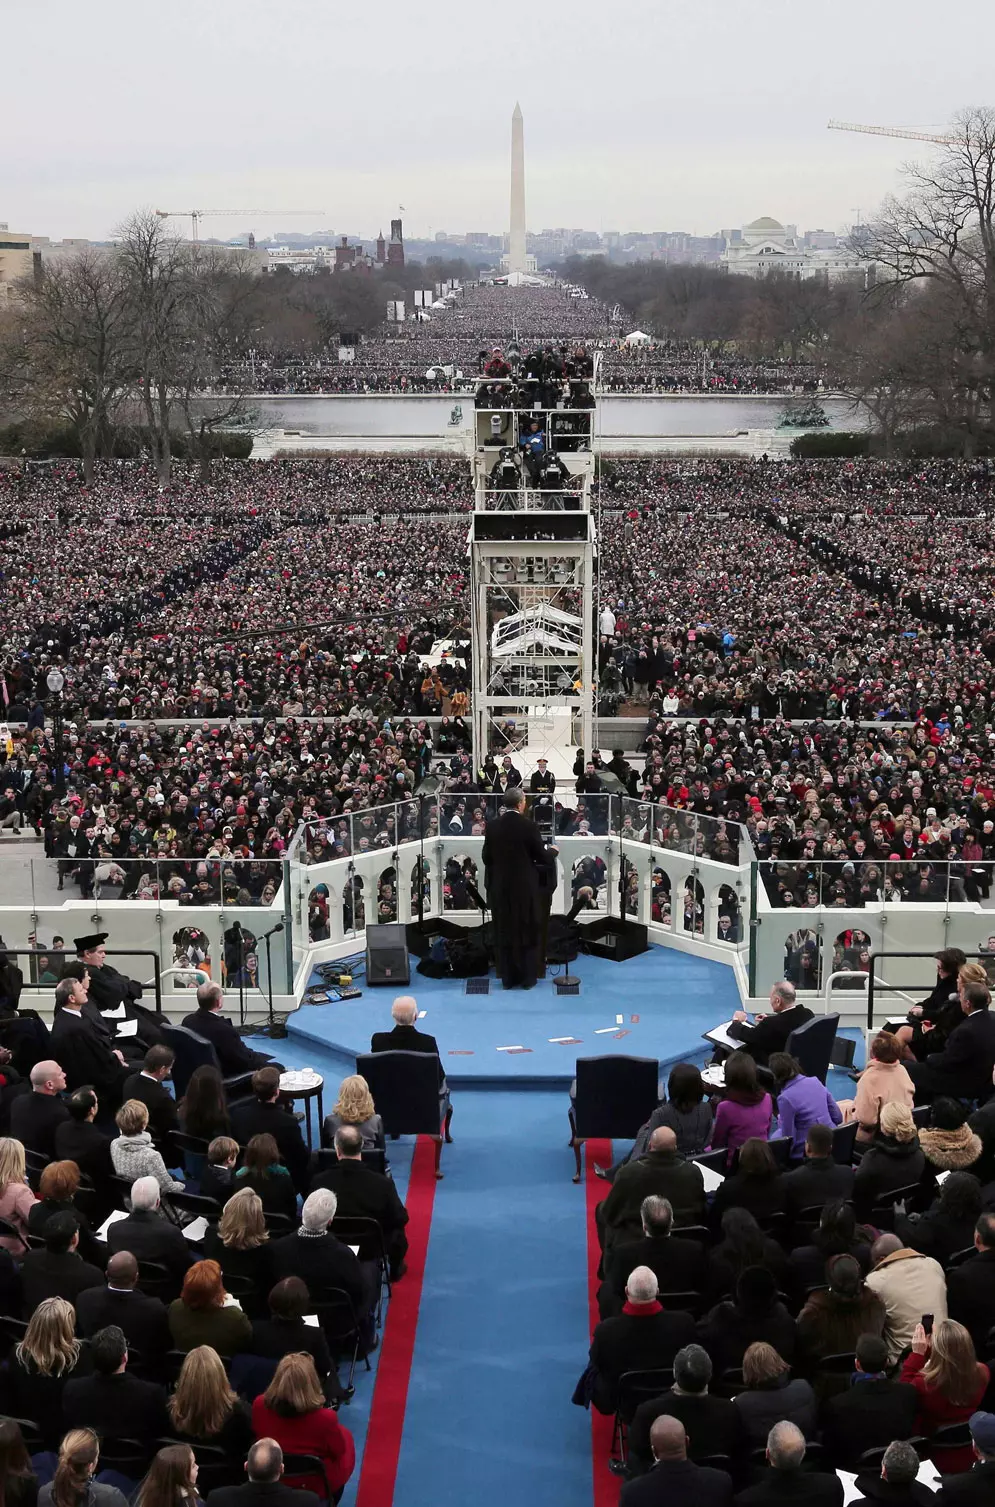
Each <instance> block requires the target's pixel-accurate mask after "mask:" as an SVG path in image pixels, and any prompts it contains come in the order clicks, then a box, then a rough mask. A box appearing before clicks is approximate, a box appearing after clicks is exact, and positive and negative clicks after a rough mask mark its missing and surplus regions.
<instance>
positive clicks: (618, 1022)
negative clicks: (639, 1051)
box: [615, 1015, 625, 1026]
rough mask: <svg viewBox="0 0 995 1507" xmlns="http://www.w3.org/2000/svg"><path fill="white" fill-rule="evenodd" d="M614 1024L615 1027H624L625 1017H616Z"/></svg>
mask: <svg viewBox="0 0 995 1507" xmlns="http://www.w3.org/2000/svg"><path fill="white" fill-rule="evenodd" d="M615 1024H616V1025H617V1026H621V1025H624V1024H625V1016H624V1015H616V1017H615Z"/></svg>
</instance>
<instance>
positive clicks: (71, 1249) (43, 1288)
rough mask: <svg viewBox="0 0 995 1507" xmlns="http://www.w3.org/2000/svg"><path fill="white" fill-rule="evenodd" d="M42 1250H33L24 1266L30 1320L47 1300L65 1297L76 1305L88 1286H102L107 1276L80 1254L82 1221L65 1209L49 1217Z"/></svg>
mask: <svg viewBox="0 0 995 1507" xmlns="http://www.w3.org/2000/svg"><path fill="white" fill-rule="evenodd" d="M44 1239H45V1245H44V1248H43V1249H42V1250H30V1251H28V1253H27V1255H26V1256H25V1258H24V1262H23V1265H22V1266H21V1284H22V1289H23V1296H24V1313H25V1317H26V1318H30V1317H31V1315H32V1314H33V1313H34V1311H35V1309H36V1308H37V1307H38V1304H39V1303H43V1302H44V1301H45V1299H46V1298H65V1299H66V1300H67V1302H69V1303H73V1304H75V1302H76V1299H77V1298H78V1297H79V1294H80V1293H81V1292H84V1291H85V1290H86V1288H88V1287H102V1286H103V1281H104V1274H103V1272H102V1271H101V1270H100V1267H99V1266H91V1265H90V1263H89V1262H88V1261H84V1260H83V1258H82V1257H81V1256H80V1254H79V1252H78V1251H77V1249H76V1247H77V1246H78V1245H79V1220H78V1219H77V1218H76V1215H75V1214H71V1213H70V1212H69V1211H68V1210H65V1211H64V1212H62V1213H59V1214H52V1215H50V1217H49V1219H48V1222H47V1223H46V1225H45V1236H44Z"/></svg>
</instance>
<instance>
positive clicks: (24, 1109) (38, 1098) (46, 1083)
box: [10, 1059, 69, 1161]
mask: <svg viewBox="0 0 995 1507" xmlns="http://www.w3.org/2000/svg"><path fill="white" fill-rule="evenodd" d="M65 1086H66V1075H65V1073H64V1072H63V1070H62V1065H61V1063H58V1062H53V1061H51V1059H49V1060H48V1061H46V1062H36V1063H35V1065H34V1067H33V1068H32V1069H31V1092H30V1093H29V1094H19V1095H18V1096H17V1098H16V1099H14V1101H13V1102H12V1104H11V1106H10V1133H11V1135H12V1136H13V1137H14V1139H15V1140H17V1141H20V1142H21V1145H22V1146H23V1147H24V1149H25V1150H26V1151H37V1152H38V1154H39V1156H47V1157H48V1159H49V1160H50V1161H51V1159H52V1158H53V1157H54V1156H55V1154H56V1151H55V1132H56V1130H57V1128H58V1126H60V1125H61V1124H62V1123H63V1122H64V1121H65V1120H68V1119H69V1110H68V1109H67V1108H66V1105H65V1101H64V1100H63V1099H61V1098H60V1097H59V1096H60V1094H61V1093H62V1092H63V1090H64V1089H65Z"/></svg>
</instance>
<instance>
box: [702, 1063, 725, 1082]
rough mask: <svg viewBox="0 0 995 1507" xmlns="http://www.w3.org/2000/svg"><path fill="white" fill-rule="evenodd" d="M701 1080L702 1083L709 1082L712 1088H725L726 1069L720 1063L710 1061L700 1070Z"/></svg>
mask: <svg viewBox="0 0 995 1507" xmlns="http://www.w3.org/2000/svg"><path fill="white" fill-rule="evenodd" d="M701 1081H702V1083H707V1084H709V1085H710V1087H712V1088H725V1086H726V1070H725V1068H724V1067H723V1066H722V1063H721V1062H710V1063H709V1064H708V1066H707V1067H703V1068H702V1070H701Z"/></svg>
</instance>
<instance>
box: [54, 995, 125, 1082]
mask: <svg viewBox="0 0 995 1507" xmlns="http://www.w3.org/2000/svg"><path fill="white" fill-rule="evenodd" d="M52 1056H53V1057H54V1058H55V1060H56V1062H57V1063H58V1064H59V1066H60V1067H61V1068H62V1069H63V1071H64V1072H65V1075H66V1087H67V1088H68V1089H69V1090H70V1092H72V1091H73V1090H74V1089H77V1088H82V1087H83V1086H84V1085H85V1084H92V1086H93V1087H94V1088H95V1089H96V1090H97V1092H98V1094H99V1093H103V1094H107V1093H110V1094H112V1095H118V1096H119V1095H120V1088H121V1084H122V1083H123V1081H124V1079H125V1078H126V1077H127V1075H128V1069H127V1068H125V1067H122V1065H121V1064H120V1062H118V1060H117V1058H116V1057H115V1056H114V1055H113V1051H112V1048H111V1047H110V1045H109V1044H108V1043H107V1041H105V1039H104V1038H103V1036H101V1034H100V1032H99V1031H97V1030H96V1029H95V1028H94V1026H93V1025H92V1024H91V1022H90V1021H88V1020H86V1019H85V1018H84V1017H83V1016H82V1015H74V1014H72V1013H70V1011H68V1010H60V1011H59V1012H58V1014H57V1015H56V1017H55V1019H54V1021H53V1022H52Z"/></svg>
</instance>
